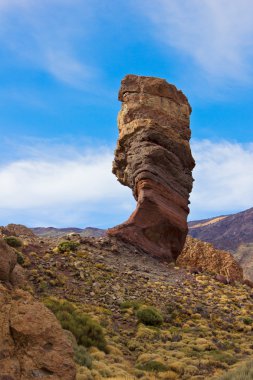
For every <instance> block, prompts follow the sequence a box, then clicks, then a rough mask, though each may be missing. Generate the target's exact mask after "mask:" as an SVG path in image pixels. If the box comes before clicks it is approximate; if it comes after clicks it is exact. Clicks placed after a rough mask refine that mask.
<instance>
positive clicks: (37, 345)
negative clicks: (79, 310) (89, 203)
mask: <svg viewBox="0 0 253 380" xmlns="http://www.w3.org/2000/svg"><path fill="white" fill-rule="evenodd" d="M16 260H17V256H16V253H15V252H14V250H13V249H12V248H10V247H9V246H8V245H7V244H6V243H5V241H3V240H1V239H0V281H1V282H2V284H1V283H0V327H1V328H0V380H5V379H6V380H29V379H31V380H32V379H34V378H36V377H43V379H45V380H47V379H48V380H49V379H50V380H74V379H75V374H76V369H75V364H74V362H73V358H72V357H73V352H72V346H71V342H70V341H69V340H68V338H67V336H66V335H65V333H64V331H63V330H62V328H61V326H60V324H59V322H58V321H57V320H56V318H55V316H54V315H53V314H52V313H51V311H49V310H48V309H47V308H46V307H45V306H44V305H43V304H42V303H40V302H38V301H35V300H34V298H33V297H32V296H31V295H30V294H29V293H27V292H25V291H23V290H21V289H17V288H15V289H14V288H12V286H11V284H10V282H11V283H12V284H13V283H14V285H17V284H19V283H20V282H21V283H22V281H21V280H22V279H21V277H22V276H23V272H22V268H20V267H19V266H18V265H16ZM20 279H21V280H20Z"/></svg>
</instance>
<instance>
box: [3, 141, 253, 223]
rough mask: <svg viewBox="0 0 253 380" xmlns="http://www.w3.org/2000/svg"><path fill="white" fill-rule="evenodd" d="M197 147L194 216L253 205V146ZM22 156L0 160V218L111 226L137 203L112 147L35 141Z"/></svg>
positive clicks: (222, 144) (203, 144)
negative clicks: (117, 172) (120, 176)
mask: <svg viewBox="0 0 253 380" xmlns="http://www.w3.org/2000/svg"><path fill="white" fill-rule="evenodd" d="M13 149H14V147H13ZM192 149H193V154H194V157H195V159H196V164H197V165H196V169H195V170H194V178H195V182H194V187H193V193H192V195H191V214H190V219H191V220H194V219H200V218H207V217H211V216H215V215H221V214H228V213H233V212H237V211H241V210H243V209H247V208H249V207H252V206H253V193H252V189H253V177H252V175H251V173H252V172H253V144H247V145H243V144H239V143H231V142H227V141H221V142H217V143H214V142H211V141H207V140H204V141H203V140H202V141H194V142H193V144H192ZM19 156H20V157H19V158H16V159H15V160H12V161H10V160H9V161H8V162H3V163H2V164H1V165H0V183H1V187H0V224H7V223H12V222H16V223H22V224H26V225H30V226H32V225H33V226H35V225H44V226H46V225H47V226H48V225H54V226H69V225H72V226H75V225H76V226H87V225H93V226H97V227H109V226H113V225H115V224H118V223H120V222H122V221H124V220H126V219H127V218H128V216H129V215H130V213H131V212H132V211H133V210H134V208H135V201H134V199H133V196H132V194H131V190H130V189H128V188H126V187H124V186H122V185H120V184H119V183H118V182H117V180H116V178H115V176H114V175H113V174H112V173H111V166H112V160H113V152H112V149H110V148H108V147H104V146H102V145H101V144H96V145H94V144H93V145H89V146H88V145H87V144H85V148H84V147H82V146H80V148H77V147H75V146H72V145H61V144H58V142H57V141H51V142H50V141H47V140H42V141H36V140H34V141H33V143H32V142H31V141H30V144H29V146H27V148H26V147H25V146H23V149H21V147H20V152H19Z"/></svg>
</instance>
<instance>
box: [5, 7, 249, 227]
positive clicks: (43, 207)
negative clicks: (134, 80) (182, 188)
mask: <svg viewBox="0 0 253 380" xmlns="http://www.w3.org/2000/svg"><path fill="white" fill-rule="evenodd" d="M252 11H253V4H252V2H251V1H250V0H240V1H239V0H230V1H228V0H192V1H190V2H189V1H188V0H170V1H168V0H167V1H166V0H156V2H154V1H151V0H135V1H133V0H130V1H128V2H126V1H121V0H118V1H117V2H115V1H112V0H100V1H99V0H95V1H94V0H85V1H84V0H83V1H81V0H43V1H42V0H36V1H34V0H8V1H7V0H0V68H1V69H0V132H1V139H0V151H1V155H0V183H1V186H0V224H3V225H5V224H8V223H12V222H15V223H22V224H26V225H28V226H38V225H44V226H48V225H54V226H69V225H72V226H74V225H75V226H88V225H92V226H96V227H108V226H112V225H115V224H117V223H119V222H121V221H123V220H124V219H126V218H127V217H128V216H129V214H130V213H131V211H132V210H133V209H134V206H135V204H134V200H133V199H132V195H131V191H130V190H129V189H127V188H124V187H123V186H121V185H119V184H118V183H117V181H116V179H115V178H114V176H113V175H112V174H111V161H112V158H113V149H114V146H115V144H116V139H117V123H116V117H117V112H118V110H119V108H120V104H119V102H118V100H117V92H118V89H119V86H120V80H121V79H122V77H123V76H125V75H126V74H128V73H134V74H141V75H150V76H158V77H162V78H166V79H167V80H168V81H169V82H170V83H173V84H175V85H176V86H177V87H178V88H179V89H181V90H183V92H184V93H185V94H186V95H187V97H188V98H189V101H190V103H191V105H192V108H193V113H192V118H191V128H192V149H193V153H194V157H195V159H196V161H197V166H196V169H195V171H194V177H195V183H194V191H193V193H192V196H191V201H192V204H191V215H190V219H199V218H206V217H210V216H214V215H218V214H227V213H232V212H236V211H241V210H243V209H246V208H248V207H252V206H253V192H252V188H253V176H252V173H253V128H252V123H253V107H252V95H253V81H252V78H253V76H252V73H253V57H252V52H253V49H252V47H253V46H252V45H253V24H252V18H251V15H252Z"/></svg>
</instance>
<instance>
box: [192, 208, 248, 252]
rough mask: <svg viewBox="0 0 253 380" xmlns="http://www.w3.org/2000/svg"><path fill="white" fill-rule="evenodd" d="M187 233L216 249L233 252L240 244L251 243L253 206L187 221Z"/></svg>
mask: <svg viewBox="0 0 253 380" xmlns="http://www.w3.org/2000/svg"><path fill="white" fill-rule="evenodd" d="M189 234H190V235H191V236H192V237H194V238H197V239H200V240H203V241H207V242H209V243H212V244H213V245H214V246H215V247H216V248H218V249H224V250H226V251H231V252H235V251H236V250H237V248H238V247H239V246H240V245H241V244H247V243H253V207H252V208H250V209H248V210H245V211H242V212H239V213H237V214H233V215H226V216H219V217H215V218H211V219H204V220H198V221H193V222H189Z"/></svg>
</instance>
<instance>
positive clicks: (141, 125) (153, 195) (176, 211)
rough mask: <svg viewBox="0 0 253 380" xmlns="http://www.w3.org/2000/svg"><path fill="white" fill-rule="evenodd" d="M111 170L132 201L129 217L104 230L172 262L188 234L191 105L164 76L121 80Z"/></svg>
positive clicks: (191, 167)
mask: <svg viewBox="0 0 253 380" xmlns="http://www.w3.org/2000/svg"><path fill="white" fill-rule="evenodd" d="M119 100H120V101H121V102H122V108H121V111H120V112H119V115H118V128H119V139H118V142H117V148H116V151H115V158H114V162H113V173H114V174H115V175H116V176H117V178H118V180H119V182H121V183H122V184H123V185H125V186H129V187H130V188H131V189H132V190H133V195H134V197H135V199H136V201H137V207H136V210H135V211H134V212H133V214H132V215H131V216H130V217H129V219H128V220H127V221H126V222H124V223H123V224H120V225H118V226H116V227H114V228H111V229H109V230H108V234H109V235H113V236H116V237H119V238H121V239H123V240H125V241H129V242H130V243H132V244H134V245H135V246H137V247H139V248H141V249H143V250H144V251H146V252H147V253H150V254H151V255H153V256H157V257H159V258H162V259H166V260H168V261H174V260H176V258H177V257H178V255H179V254H180V252H181V250H182V249H183V246H184V242H185V238H186V235H187V231H188V227H187V215H188V213H189V208H188V203H189V194H190V192H191V190H192V182H193V179H192V169H193V168H194V165H195V162H194V159H193V158H192V155H191V149H190V145H189V140H190V136H191V131H190V128H189V117H190V113H191V107H190V105H189V103H188V100H187V98H186V96H185V95H184V94H183V93H182V92H181V91H179V90H177V88H176V87H175V86H173V85H171V84H169V83H167V82H166V81H165V80H164V79H159V78H153V77H144V76H137V75H127V76H126V77H125V78H124V79H123V80H122V82H121V88H120V91H119Z"/></svg>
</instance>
